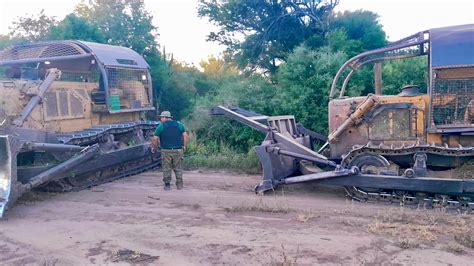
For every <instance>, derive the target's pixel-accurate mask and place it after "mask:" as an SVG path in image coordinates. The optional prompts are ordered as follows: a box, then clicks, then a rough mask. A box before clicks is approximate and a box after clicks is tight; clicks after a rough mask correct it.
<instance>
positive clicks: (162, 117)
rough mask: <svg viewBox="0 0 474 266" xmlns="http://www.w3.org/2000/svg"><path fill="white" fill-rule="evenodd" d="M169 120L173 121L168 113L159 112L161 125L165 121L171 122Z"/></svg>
mask: <svg viewBox="0 0 474 266" xmlns="http://www.w3.org/2000/svg"><path fill="white" fill-rule="evenodd" d="M171 119H173V117H172V116H171V113H170V111H163V112H161V114H160V121H161V122H162V123H163V122H165V121H167V120H171Z"/></svg>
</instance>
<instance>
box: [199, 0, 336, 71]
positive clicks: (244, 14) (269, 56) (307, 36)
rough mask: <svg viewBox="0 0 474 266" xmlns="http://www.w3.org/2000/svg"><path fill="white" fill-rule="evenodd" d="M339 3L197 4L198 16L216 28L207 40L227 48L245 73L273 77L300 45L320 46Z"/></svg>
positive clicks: (233, 0) (203, 0)
mask: <svg viewBox="0 0 474 266" xmlns="http://www.w3.org/2000/svg"><path fill="white" fill-rule="evenodd" d="M337 4H338V0H330V1H324V0H311V1H308V0H262V1H255V0H221V1H218V0H200V3H199V8H198V13H199V16H201V17H207V18H208V19H209V20H210V21H211V22H212V23H214V24H215V25H217V26H218V28H219V30H218V31H217V32H211V33H210V34H209V35H208V40H210V41H216V42H219V43H221V44H224V45H226V46H227V47H228V51H229V52H230V53H231V54H233V56H234V58H235V60H236V61H237V63H238V65H239V66H240V67H241V68H242V69H245V70H247V71H256V70H260V71H263V72H266V73H275V72H276V70H277V68H278V65H279V64H281V63H282V62H284V61H286V59H287V57H288V54H289V53H290V52H291V51H292V50H293V49H294V48H295V47H296V46H298V45H299V44H301V43H302V42H304V41H307V40H311V41H312V42H313V43H319V44H320V45H321V44H322V43H323V42H322V40H323V39H324V35H325V33H326V30H327V17H328V16H329V15H330V14H331V12H332V10H333V8H334V7H335V6H336V5H337Z"/></svg>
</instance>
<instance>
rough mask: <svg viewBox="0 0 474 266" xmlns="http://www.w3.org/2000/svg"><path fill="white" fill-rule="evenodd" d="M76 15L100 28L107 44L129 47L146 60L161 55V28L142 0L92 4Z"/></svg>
mask: <svg viewBox="0 0 474 266" xmlns="http://www.w3.org/2000/svg"><path fill="white" fill-rule="evenodd" d="M74 12H75V14H77V15H78V16H79V17H81V18H84V19H85V20H87V21H88V22H90V23H93V24H95V25H97V27H98V28H99V30H100V32H101V33H102V35H103V38H104V40H105V43H108V44H114V45H120V46H125V47H129V48H131V49H133V50H135V51H136V52H138V53H139V54H142V55H144V56H145V57H146V56H148V55H151V54H157V53H158V50H157V48H158V43H157V42H156V38H155V37H156V36H157V27H155V26H153V24H152V19H153V16H152V15H151V14H150V13H149V12H148V11H146V10H145V7H144V3H143V1H141V0H122V1H117V0H89V2H88V4H86V3H85V2H81V3H80V4H78V5H77V6H76V8H75V11H74Z"/></svg>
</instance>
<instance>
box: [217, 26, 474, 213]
mask: <svg viewBox="0 0 474 266" xmlns="http://www.w3.org/2000/svg"><path fill="white" fill-rule="evenodd" d="M418 56H425V57H427V59H428V60H427V62H428V65H427V67H426V71H427V76H428V88H420V87H418V86H414V85H410V86H406V87H404V88H402V89H401V92H400V93H399V94H398V95H383V93H382V91H383V89H382V88H381V87H377V88H376V89H374V93H372V94H369V95H367V96H361V97H347V96H345V95H346V91H347V88H348V87H349V86H348V85H349V82H350V79H351V77H352V76H353V74H354V73H355V72H356V71H357V70H359V69H360V68H361V67H363V66H365V65H367V64H374V63H376V64H381V63H382V62H384V61H389V60H403V59H406V58H410V57H418ZM378 69H380V67H379V68H378ZM376 73H377V72H376ZM380 80H381V78H380V75H376V81H380ZM374 83H375V84H377V83H380V82H374ZM315 97H316V95H315ZM329 97H330V102H329V112H328V113H329V132H330V134H329V135H328V136H327V137H325V136H323V135H321V134H318V133H316V132H313V131H311V130H308V129H306V128H304V127H303V126H302V125H299V124H296V123H295V119H294V117H293V116H277V117H268V116H263V115H261V114H256V113H252V112H249V111H246V110H242V109H240V108H237V107H224V106H218V107H215V108H213V109H212V111H211V113H212V114H214V115H226V116H228V117H230V118H233V119H235V120H237V121H239V122H241V123H243V124H245V125H248V126H250V127H252V128H254V129H256V130H259V131H261V132H262V133H264V134H266V138H265V140H264V141H263V143H262V144H261V145H260V146H258V147H256V152H257V154H258V156H259V159H260V162H261V165H262V167H263V180H262V182H261V183H260V184H258V185H257V186H256V188H255V190H256V192H260V193H261V192H265V191H268V190H273V189H274V188H276V187H277V186H280V185H286V184H294V183H303V182H318V183H321V184H326V185H336V186H343V187H345V189H346V191H347V194H348V196H350V197H351V198H352V199H355V200H360V201H366V200H376V201H388V202H400V203H403V204H414V205H417V206H419V205H420V204H422V205H424V206H426V205H430V206H443V207H453V208H460V209H466V210H469V211H470V210H472V209H474V160H473V159H474V24H470V25H460V26H451V27H444V28H436V29H431V30H427V31H423V32H419V33H417V34H414V35H412V36H409V37H407V38H404V39H402V40H400V41H397V42H394V43H391V44H389V45H388V46H386V47H383V48H379V49H376V50H372V51H367V52H364V53H362V54H359V55H357V56H355V57H353V58H351V59H350V60H348V61H347V62H345V63H344V64H343V65H342V66H341V68H340V69H339V71H338V72H337V74H336V76H335V78H334V80H333V83H332V86H331V88H330V93H329ZM301 108H304V106H302V107H301ZM315 141H319V142H320V143H321V144H323V143H324V144H323V145H320V146H319V147H320V148H319V149H318V151H317V152H316V151H315V148H316V147H314V143H315Z"/></svg>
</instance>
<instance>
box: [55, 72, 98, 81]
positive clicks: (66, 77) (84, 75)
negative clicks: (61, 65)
mask: <svg viewBox="0 0 474 266" xmlns="http://www.w3.org/2000/svg"><path fill="white" fill-rule="evenodd" d="M99 77H100V74H99V71H98V70H97V69H95V70H93V71H91V72H72V71H65V70H61V77H60V78H59V80H60V81H75V82H99Z"/></svg>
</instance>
